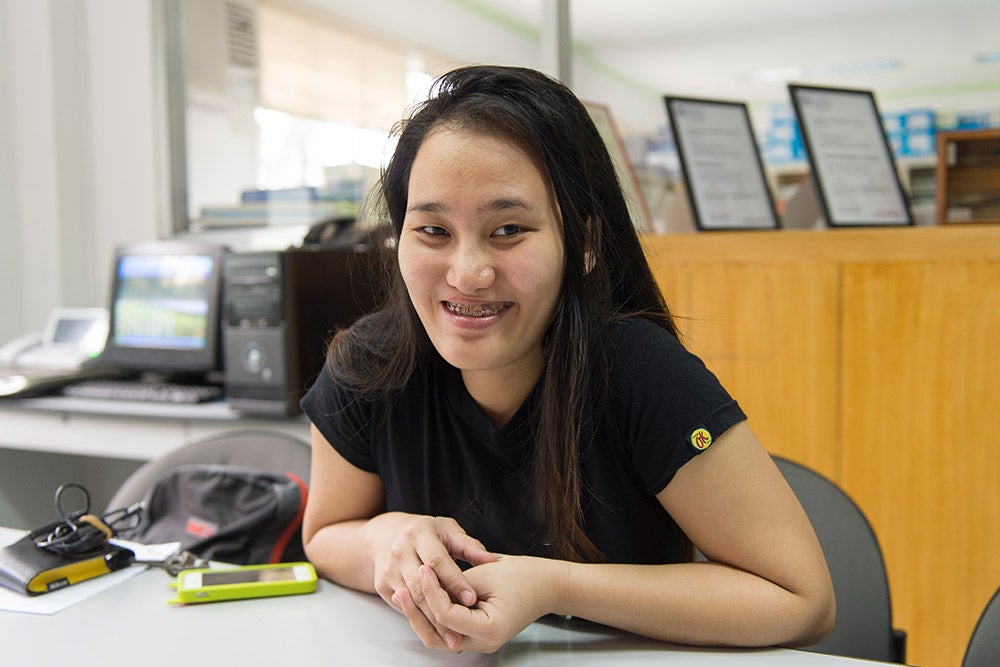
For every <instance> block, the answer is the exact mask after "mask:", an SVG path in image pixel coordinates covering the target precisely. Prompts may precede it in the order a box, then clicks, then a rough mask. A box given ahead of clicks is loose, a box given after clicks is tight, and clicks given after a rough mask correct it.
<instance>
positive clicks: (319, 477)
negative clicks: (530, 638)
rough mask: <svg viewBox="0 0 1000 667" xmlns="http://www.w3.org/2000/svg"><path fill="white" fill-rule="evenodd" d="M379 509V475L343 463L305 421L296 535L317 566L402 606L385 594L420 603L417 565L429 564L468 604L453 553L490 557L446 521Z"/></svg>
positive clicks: (474, 559)
mask: <svg viewBox="0 0 1000 667" xmlns="http://www.w3.org/2000/svg"><path fill="white" fill-rule="evenodd" d="M384 509H385V490H384V488H383V486H382V481H381V479H380V478H379V476H378V475H376V474H374V473H370V472H366V471H364V470H361V469H359V468H357V467H355V466H354V465H352V464H351V463H349V462H348V461H347V460H346V459H344V457H343V456H341V455H340V454H339V453H338V452H337V450H336V449H334V448H333V447H332V446H331V445H330V443H329V442H327V440H326V438H324V437H323V436H322V435H321V434H320V432H319V431H318V430H317V429H316V427H315V426H313V427H312V465H311V469H310V480H309V495H308V499H307V502H306V510H305V516H304V517H303V524H302V540H303V544H304V546H305V551H306V556H307V557H308V558H309V560H310V561H311V562H312V563H313V565H314V566H315V567H316V569H317V571H319V573H320V574H321V575H323V576H324V577H326V578H328V579H331V580H333V581H335V582H337V583H339V584H341V585H344V586H348V587H350V588H354V589H357V590H361V591H365V592H369V593H378V594H379V595H380V596H382V598H383V599H384V600H385V601H386V602H388V603H389V604H391V605H392V606H394V607H395V608H396V609H397V610H399V611H402V608H401V606H400V604H399V603H397V602H395V601H394V599H393V598H394V595H395V594H396V593H397V591H399V590H400V589H405V590H406V594H407V602H409V603H410V604H412V605H415V606H416V607H418V608H420V607H423V606H424V600H423V596H422V595H421V594H420V579H419V575H418V568H419V567H420V566H421V565H429V566H430V567H431V568H432V569H433V570H434V572H435V575H436V577H438V578H440V580H441V581H442V582H444V586H445V588H446V589H447V590H448V591H451V592H452V594H453V596H454V599H456V600H463V601H465V603H466V604H469V605H472V604H475V602H476V595H475V592H474V590H473V588H472V586H471V584H470V583H469V581H468V580H467V579H466V577H465V575H464V574H463V573H462V571H461V569H460V568H459V567H458V565H457V564H456V563H455V559H456V558H458V559H462V560H465V561H467V562H469V563H472V564H474V565H475V564H481V563H486V562H492V561H495V560H496V558H495V557H494V556H493V555H492V554H490V553H489V552H488V551H486V549H485V548H484V547H483V545H482V544H481V543H480V542H479V541H478V540H474V539H473V538H471V537H469V536H468V535H467V534H466V533H465V532H464V531H463V530H462V529H461V528H460V527H459V526H458V524H457V523H456V522H455V521H454V520H452V519H448V518H444V517H429V516H419V515H412V514H404V513H401V512H388V513H385V512H384ZM411 621H412V619H411ZM425 624H426V622H425ZM428 627H429V626H428Z"/></svg>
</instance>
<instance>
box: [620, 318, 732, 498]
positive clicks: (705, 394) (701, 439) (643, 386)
mask: <svg viewBox="0 0 1000 667" xmlns="http://www.w3.org/2000/svg"><path fill="white" fill-rule="evenodd" d="M609 361H610V366H609V368H610V387H611V392H612V395H611V396H610V400H611V401H612V403H613V405H614V407H613V411H614V414H615V415H616V416H615V419H616V421H617V430H618V432H619V434H620V446H621V447H622V448H623V449H624V450H625V451H624V455H625V457H626V458H627V460H628V461H629V462H630V463H631V466H632V469H633V471H634V473H635V475H636V476H637V478H638V479H639V480H640V483H641V484H642V486H643V488H644V490H645V491H646V492H647V493H649V494H651V495H654V494H656V493H659V492H660V491H662V490H663V489H664V488H665V487H666V486H667V484H669V483H670V481H671V480H672V479H673V477H674V475H675V474H676V473H677V471H678V470H680V468H681V467H682V466H683V465H684V464H685V463H687V462H688V461H690V460H691V459H692V458H694V457H695V456H697V455H698V454H700V453H701V452H703V451H705V450H706V449H708V448H709V447H710V446H711V444H712V443H713V442H714V441H715V440H717V439H718V438H719V436H721V435H722V434H723V433H725V432H726V431H727V430H729V428H731V427H732V426H734V425H735V424H737V423H739V422H741V421H743V420H745V419H746V415H745V414H744V412H743V410H742V409H741V408H740V406H739V405H738V404H737V402H736V401H735V400H734V399H733V398H732V397H731V396H730V395H729V393H728V392H727V391H726V390H725V388H724V387H723V386H722V384H721V383H720V382H719V380H718V379H717V378H716V377H715V375H713V374H712V372H711V371H709V370H708V368H707V367H706V366H705V364H704V363H703V362H702V360H701V359H699V358H698V357H697V356H696V355H694V354H692V353H691V352H689V351H688V350H686V349H685V348H684V346H683V345H682V344H681V343H680V341H679V340H677V338H676V337H675V336H673V334H671V333H670V332H669V331H667V330H666V329H663V328H662V327H660V326H658V325H657V324H655V323H653V322H651V321H649V320H646V319H641V318H636V319H633V320H628V321H626V322H622V323H620V324H618V325H617V326H615V328H614V329H613V330H612V332H611V355H610V359H609Z"/></svg>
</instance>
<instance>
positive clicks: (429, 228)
mask: <svg viewBox="0 0 1000 667" xmlns="http://www.w3.org/2000/svg"><path fill="white" fill-rule="evenodd" d="M417 231H419V232H420V233H421V234H426V235H427V236H444V235H445V234H447V233H448V232H447V231H445V229H444V228H443V227H435V226H434V225H424V226H422V227H418V228H417Z"/></svg>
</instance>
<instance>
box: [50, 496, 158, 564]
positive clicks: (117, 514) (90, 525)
mask: <svg viewBox="0 0 1000 667" xmlns="http://www.w3.org/2000/svg"><path fill="white" fill-rule="evenodd" d="M70 489H76V490H79V491H80V492H82V493H83V506H82V508H80V509H77V510H75V511H72V512H66V511H64V510H63V494H64V493H66V492H67V491H68V490H70ZM54 504H55V508H56V514H58V515H59V519H58V520H57V521H56V522H55V523H53V524H50V525H49V526H45V527H44V528H41V529H39V530H38V531H36V532H37V535H35V537H34V540H35V546H36V547H38V548H39V549H46V550H47V551H50V552H52V553H55V554H59V555H66V556H83V555H87V554H91V553H99V552H101V551H103V550H104V549H105V548H106V547H107V543H108V540H109V539H110V538H112V537H114V536H115V535H116V534H117V533H118V531H119V530H121V528H122V524H123V523H124V522H126V521H130V522H131V521H132V520H133V519H134V517H137V516H138V515H139V513H140V512H141V511H142V504H141V503H136V504H135V505H131V506H130V507H125V508H122V509H118V510H113V511H111V512H108V513H107V514H105V515H104V516H103V517H101V516H97V515H94V514H91V513H90V492H89V491H87V489H86V488H85V487H84V486H83V485H82V484H77V483H75V482H70V483H67V484H61V485H59V487H58V488H57V489H56V491H55V496H54Z"/></svg>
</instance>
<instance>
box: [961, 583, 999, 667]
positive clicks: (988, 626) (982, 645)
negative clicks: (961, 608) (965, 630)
mask: <svg viewBox="0 0 1000 667" xmlns="http://www.w3.org/2000/svg"><path fill="white" fill-rule="evenodd" d="M996 665H1000V588H998V589H997V590H996V592H995V593H993V597H992V598H991V599H990V601H989V602H988V603H987V604H986V608H985V609H983V613H982V615H981V616H980V617H979V622H978V623H976V628H975V629H974V630H973V631H972V636H971V637H970V638H969V645H968V646H967V647H966V649H965V657H964V658H962V667H995V666H996Z"/></svg>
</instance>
